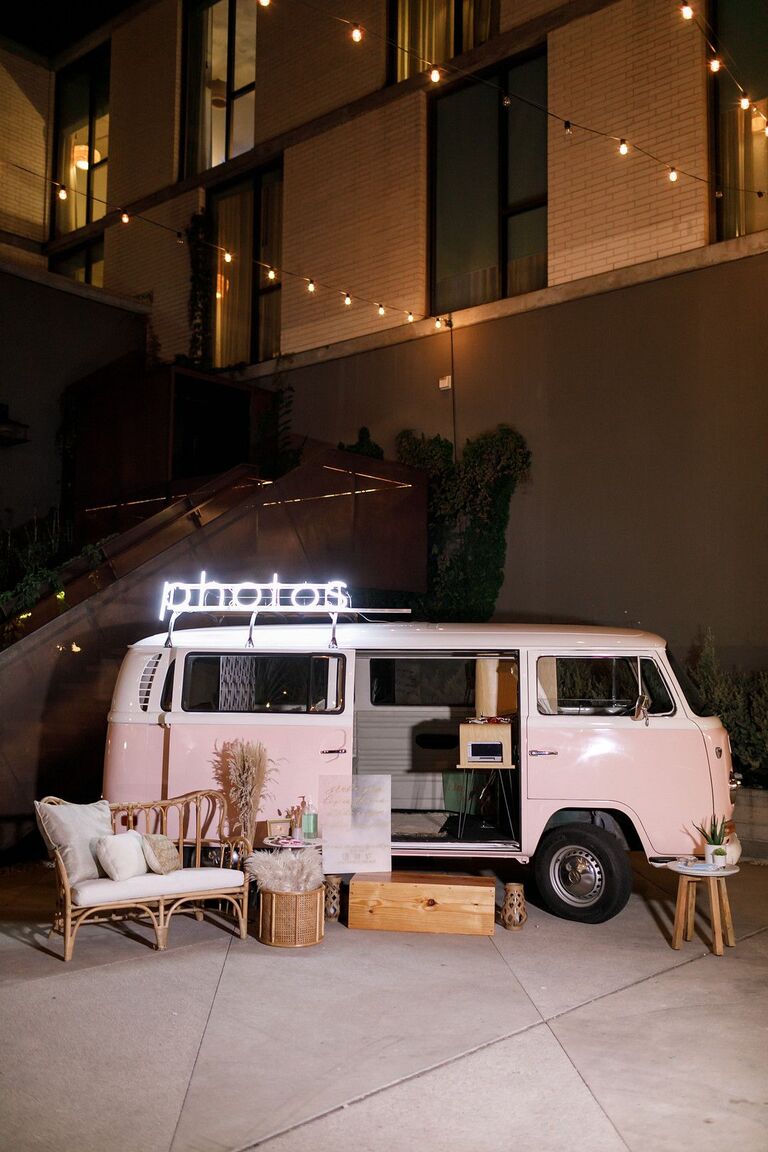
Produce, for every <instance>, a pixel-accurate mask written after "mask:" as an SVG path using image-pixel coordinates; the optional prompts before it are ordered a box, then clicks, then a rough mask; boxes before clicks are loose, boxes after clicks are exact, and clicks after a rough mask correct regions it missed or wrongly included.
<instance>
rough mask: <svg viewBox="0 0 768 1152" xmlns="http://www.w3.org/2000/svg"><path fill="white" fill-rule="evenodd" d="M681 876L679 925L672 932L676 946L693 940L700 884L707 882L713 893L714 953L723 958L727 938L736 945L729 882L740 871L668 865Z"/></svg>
mask: <svg viewBox="0 0 768 1152" xmlns="http://www.w3.org/2000/svg"><path fill="white" fill-rule="evenodd" d="M667 867H668V868H670V869H671V870H672V871H673V872H677V874H678V883H677V902H676V904H675V926H674V928H673V930H672V947H673V948H679V947H680V945H681V944H682V941H683V940H684V939H685V940H692V939H693V921H694V917H695V915H696V885H697V884H700V883H701V882H702V881H704V882H706V885H707V891H708V892H709V911H710V919H711V922H712V951H713V952H714V954H715V956H722V955H723V937H725V943H726V944H727V945H728V947H729V948H733V947H734V946H735V944H736V937H735V936H734V934H733V920H732V919H731V906H730V904H729V903H728V892H727V890H726V887H725V881H726V878H727V877H728V876H735V875H736V873H737V872H738V868H736V867H735V866H732V867H730V868H713V867H711V866H710V865H708V864H682V863H678V861H676V860H675V861H673V862H672V863H671V864H668V865H667Z"/></svg>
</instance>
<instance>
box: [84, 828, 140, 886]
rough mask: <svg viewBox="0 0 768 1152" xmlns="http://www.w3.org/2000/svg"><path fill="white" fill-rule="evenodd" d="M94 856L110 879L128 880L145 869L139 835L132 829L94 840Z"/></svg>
mask: <svg viewBox="0 0 768 1152" xmlns="http://www.w3.org/2000/svg"><path fill="white" fill-rule="evenodd" d="M96 858H97V860H98V861H99V864H101V866H102V868H103V869H104V871H105V872H106V874H107V876H109V878H110V880H130V879H131V878H132V877H133V876H143V875H144V874H145V872H146V871H147V862H146V860H145V859H144V853H143V852H142V850H141V835H140V833H138V832H134V831H133V829H131V831H129V832H120V833H118V834H117V836H102V838H101V840H97V841H96Z"/></svg>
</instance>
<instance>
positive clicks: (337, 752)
mask: <svg viewBox="0 0 768 1152" xmlns="http://www.w3.org/2000/svg"><path fill="white" fill-rule="evenodd" d="M346 751H347V750H346V748H321V749H320V755H321V756H343V755H344V754H345V752H346Z"/></svg>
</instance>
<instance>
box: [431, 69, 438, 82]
mask: <svg viewBox="0 0 768 1152" xmlns="http://www.w3.org/2000/svg"><path fill="white" fill-rule="evenodd" d="M429 78H430V80H431V81H432V83H433V84H439V83H440V69H439V68H433V69H432V71H431V72H430V74H429Z"/></svg>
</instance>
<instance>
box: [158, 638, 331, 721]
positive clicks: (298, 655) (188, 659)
mask: <svg viewBox="0 0 768 1152" xmlns="http://www.w3.org/2000/svg"><path fill="white" fill-rule="evenodd" d="M201 657H202V658H204V659H208V660H211V659H214V660H219V661H221V660H222V658H224V657H230V658H231V657H239V658H240V659H246V660H247V659H250V660H269V659H280V660H286V659H295V660H301V659H303V660H305V661H307V693H308V696H307V707H306V708H304V709H299V710H295V709H293V708H290V709H285V710H284V711H283V710H278V709H277V708H275V709H272V708H266V707H265V708H244V709H228V710H225V711H221V709H217V710H214V709H210V710H209V709H206V708H188V707H187V705H186V699H187V692H188V684H189V678H190V670H191V668H192V662H193V660H194V659H199V658H201ZM331 659H335V660H337V661H338V667H337V673H336V700H337V704H336V707H335V708H323V709H314V710H313V709H312V707H311V704H310V693H311V687H312V679H313V677H312V672H313V667H314V662H315V661H316V660H325V661H330V660H331ZM346 665H347V660H346V656H345V655H344V653H343V652H335V651H334V652H316V651H311V652H260V651H246V652H243V651H242V650H241V651H236V652H230V651H226V652H225V651H220V650H219V651H211V650H210V649H207V650H206V649H202V650H197V649H193V650H190V651H189V652H185V653H184V662H183V669H182V674H181V676H179V677H174V679H175V680H177V681H178V693H179V695H178V709H179V712H181V713H183V715H184V716H205V717H206V718H207V717H232V716H259V717H262V718H263V717H265V716H275V717H279V718H285V717H289V718H290V719H291V721H295V720H297V719H298V718H300V717H301V718H306V717H312V718H313V719H314V718H315V717H319V716H340V715H341V714H342V713H343V712H344V710H345V708H346V675H347V668H346ZM220 667H221V665H219V668H220Z"/></svg>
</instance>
